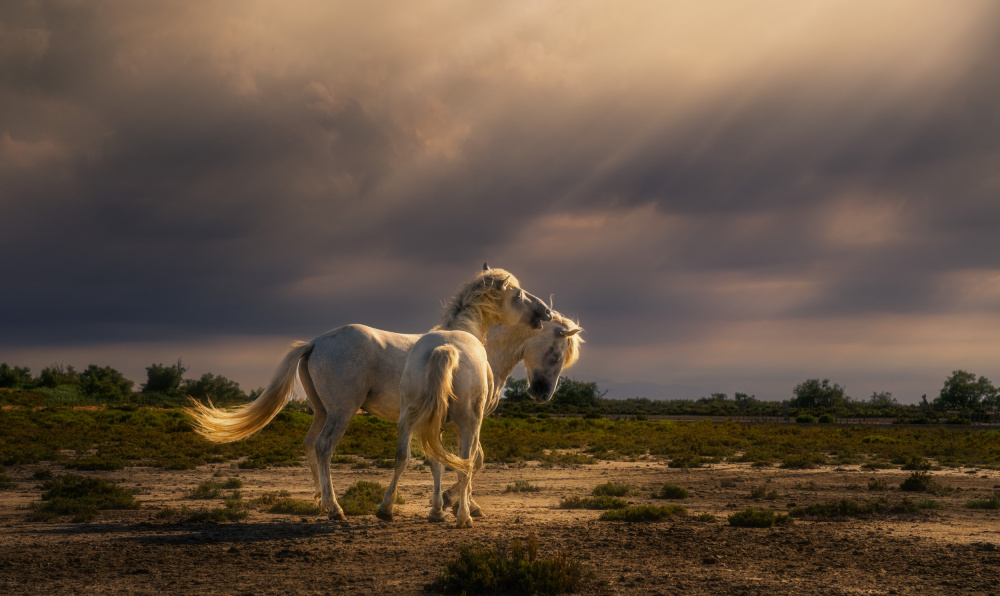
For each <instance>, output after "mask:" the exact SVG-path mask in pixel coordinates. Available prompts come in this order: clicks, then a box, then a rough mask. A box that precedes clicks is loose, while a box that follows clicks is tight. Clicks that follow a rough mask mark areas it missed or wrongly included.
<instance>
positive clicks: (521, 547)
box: [428, 534, 592, 594]
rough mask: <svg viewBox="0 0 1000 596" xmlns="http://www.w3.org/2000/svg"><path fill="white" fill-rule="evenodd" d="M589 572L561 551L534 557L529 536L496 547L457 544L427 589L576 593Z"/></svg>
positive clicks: (533, 540) (534, 545) (535, 545)
mask: <svg viewBox="0 0 1000 596" xmlns="http://www.w3.org/2000/svg"><path fill="white" fill-rule="evenodd" d="M591 576H592V573H591V572H589V571H587V570H585V569H584V567H583V565H582V564H581V563H580V561H578V560H576V559H573V558H571V557H569V556H567V555H566V554H565V553H563V554H560V555H558V556H555V557H547V558H541V557H539V556H538V540H537V539H536V538H535V536H534V535H533V534H532V535H529V536H528V537H527V538H526V539H524V540H522V539H520V538H515V539H513V540H511V541H510V543H509V544H508V543H500V544H498V545H497V546H488V545H483V544H478V545H474V546H470V545H466V544H463V545H460V546H459V547H458V557H457V558H455V559H453V560H452V561H450V562H449V563H448V564H447V565H446V567H445V569H444V570H443V571H442V572H441V573H440V574H438V576H437V578H436V579H435V580H434V583H432V584H431V585H430V586H428V588H429V589H430V590H431V591H434V592H439V593H448V594H457V593H462V594H539V593H540V594H565V593H567V592H578V591H580V589H581V588H582V587H583V586H584V584H585V583H586V582H587V581H588V580H589V579H590V577H591Z"/></svg>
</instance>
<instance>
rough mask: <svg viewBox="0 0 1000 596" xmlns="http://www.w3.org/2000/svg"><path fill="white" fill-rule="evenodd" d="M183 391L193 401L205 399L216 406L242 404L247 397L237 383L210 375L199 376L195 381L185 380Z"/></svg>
mask: <svg viewBox="0 0 1000 596" xmlns="http://www.w3.org/2000/svg"><path fill="white" fill-rule="evenodd" d="M184 391H185V392H186V393H187V394H188V395H190V396H191V397H193V398H195V399H199V400H204V399H207V400H210V401H212V402H213V403H216V404H221V403H233V402H242V401H246V399H247V395H246V393H243V390H242V389H240V384H239V383H237V382H236V381H230V380H229V379H227V378H226V377H223V376H222V375H219V376H216V375H213V374H212V373H205V374H203V375H201V378H200V379H198V380H197V381H195V380H192V379H187V380H185V381H184Z"/></svg>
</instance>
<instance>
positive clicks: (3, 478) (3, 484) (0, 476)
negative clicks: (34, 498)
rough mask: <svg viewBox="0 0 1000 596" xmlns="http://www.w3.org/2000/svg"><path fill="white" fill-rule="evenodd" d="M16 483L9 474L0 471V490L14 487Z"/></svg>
mask: <svg viewBox="0 0 1000 596" xmlns="http://www.w3.org/2000/svg"><path fill="white" fill-rule="evenodd" d="M16 487H17V483H16V482H14V479H13V478H11V477H10V476H8V475H6V474H4V473H3V472H0V490H10V489H12V488H16Z"/></svg>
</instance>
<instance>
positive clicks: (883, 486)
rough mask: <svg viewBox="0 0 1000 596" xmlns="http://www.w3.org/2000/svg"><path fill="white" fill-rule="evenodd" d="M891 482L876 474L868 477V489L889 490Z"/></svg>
mask: <svg viewBox="0 0 1000 596" xmlns="http://www.w3.org/2000/svg"><path fill="white" fill-rule="evenodd" d="M888 489H889V483H888V482H886V481H885V480H884V479H882V478H875V477H874V476H873V477H871V478H869V479H868V490H888Z"/></svg>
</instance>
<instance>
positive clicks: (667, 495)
mask: <svg viewBox="0 0 1000 596" xmlns="http://www.w3.org/2000/svg"><path fill="white" fill-rule="evenodd" d="M690 496H691V493H689V492H688V490H687V489H686V488H683V487H680V486H677V485H676V484H664V485H663V486H661V487H660V490H659V491H657V492H654V493H653V498H654V499H686V498H688V497H690Z"/></svg>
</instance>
